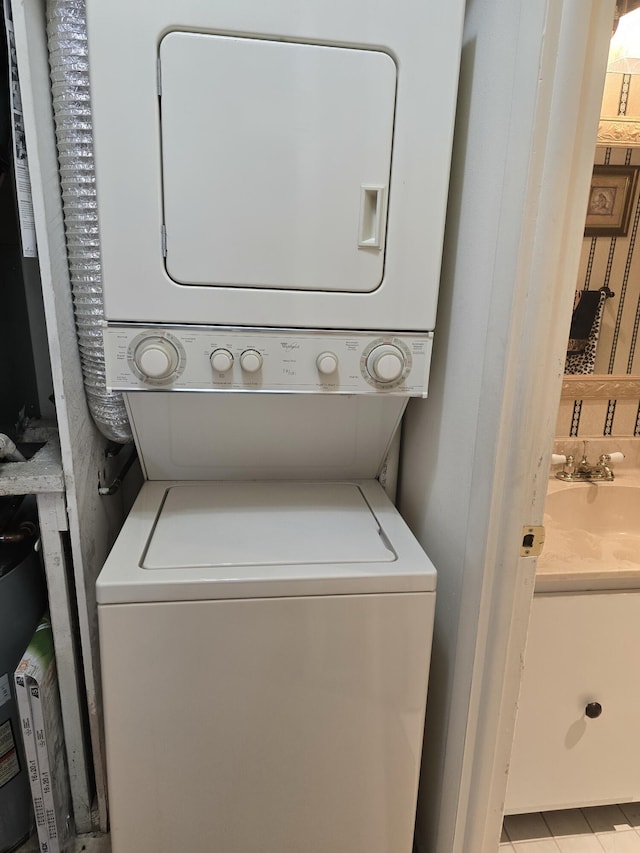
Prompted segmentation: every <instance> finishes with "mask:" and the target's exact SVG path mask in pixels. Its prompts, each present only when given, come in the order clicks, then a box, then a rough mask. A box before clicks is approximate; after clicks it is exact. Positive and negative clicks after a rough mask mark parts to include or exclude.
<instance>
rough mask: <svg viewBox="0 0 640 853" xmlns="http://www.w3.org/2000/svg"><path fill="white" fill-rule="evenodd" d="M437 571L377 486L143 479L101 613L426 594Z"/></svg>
mask: <svg viewBox="0 0 640 853" xmlns="http://www.w3.org/2000/svg"><path fill="white" fill-rule="evenodd" d="M435 587H436V572H435V569H434V567H433V565H432V564H431V561H430V560H429V558H428V557H427V555H426V554H425V553H424V551H423V550H422V548H421V547H420V545H419V544H418V542H417V541H416V539H415V537H414V536H413V534H412V533H411V531H410V530H409V528H408V527H407V525H406V524H405V523H404V521H403V520H402V518H401V516H400V514H399V512H398V511H397V509H396V508H395V507H394V506H393V504H392V503H391V501H390V500H389V498H388V497H387V495H386V494H385V492H384V490H383V489H382V487H381V486H380V484H379V483H378V482H377V481H376V480H358V481H355V482H354V481H352V482H340V483H329V482H324V483H323V482H319V483H300V482H282V481H276V482H274V481H271V482H264V481H263V482H220V481H218V482H214V483H211V482H209V483H204V482H193V481H190V482H167V481H164V482H163V481H156V482H147V483H145V484H144V485H143V487H142V489H141V490H140V494H139V495H138V498H137V500H136V502H135V504H134V506H133V509H132V510H131V512H130V513H129V516H128V518H127V519H126V521H125V523H124V526H123V528H122V530H121V531H120V535H119V536H118V539H117V540H116V543H115V545H114V546H113V548H112V550H111V553H110V554H109V557H108V558H107V561H106V563H105V565H104V568H103V569H102V572H101V573H100V577H99V578H98V582H97V589H96V594H97V600H98V602H99V603H100V604H127V603H133V602H139V603H143V602H156V601H196V600H215V599H236V598H267V597H269V598H272V597H289V596H307V595H362V594H371V593H378V594H380V593H384V594H387V593H406V592H432V591H433V590H435Z"/></svg>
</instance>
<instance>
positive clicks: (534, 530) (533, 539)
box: [520, 524, 544, 557]
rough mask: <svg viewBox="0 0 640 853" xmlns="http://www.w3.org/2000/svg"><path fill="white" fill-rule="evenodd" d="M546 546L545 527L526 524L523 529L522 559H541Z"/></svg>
mask: <svg viewBox="0 0 640 853" xmlns="http://www.w3.org/2000/svg"><path fill="white" fill-rule="evenodd" d="M543 545H544V527H543V526H542V525H537V526H535V525H533V524H525V526H524V527H523V528H522V545H521V547H520V556H521V557H539V556H540V554H541V553H542V547H543Z"/></svg>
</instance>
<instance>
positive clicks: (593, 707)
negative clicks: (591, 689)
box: [584, 702, 602, 720]
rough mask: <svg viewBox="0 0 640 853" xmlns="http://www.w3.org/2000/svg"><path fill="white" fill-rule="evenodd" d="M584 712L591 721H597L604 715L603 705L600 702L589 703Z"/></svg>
mask: <svg viewBox="0 0 640 853" xmlns="http://www.w3.org/2000/svg"><path fill="white" fill-rule="evenodd" d="M584 712H585V714H586V715H587V717H589V718H590V719H591V720H595V719H597V717H599V716H600V714H601V713H602V705H601V704H600V703H599V702H589V703H588V704H587V706H586V707H585V709H584Z"/></svg>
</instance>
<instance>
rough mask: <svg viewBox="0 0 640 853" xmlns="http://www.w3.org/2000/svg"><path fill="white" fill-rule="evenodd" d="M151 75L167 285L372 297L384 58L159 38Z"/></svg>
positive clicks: (388, 130) (390, 75)
mask: <svg viewBox="0 0 640 853" xmlns="http://www.w3.org/2000/svg"><path fill="white" fill-rule="evenodd" d="M160 68H161V80H162V90H161V91H162V98H161V135H162V183H163V204H164V220H165V232H166V270H167V273H168V275H169V276H170V278H171V279H173V281H175V282H176V283H178V284H184V285H204V286H214V287H215V286H223V287H237V288H242V287H250V288H275V289H280V290H304V291H342V292H370V291H373V290H375V289H376V288H377V287H378V286H379V285H380V283H381V281H382V276H383V268H384V237H385V229H386V199H387V190H388V185H389V175H390V169H391V151H392V142H393V119H394V107H395V92H396V65H395V63H394V61H393V59H392V58H391V57H390V56H389V55H388V54H386V53H382V52H380V51H375V50H355V49H348V48H341V47H329V46H322V45H312V44H292V43H287V42H282V41H269V40H265V39H258V38H233V37H227V36H219V35H208V34H202V33H189V32H171V33H169V34H168V35H166V36H165V37H164V38H163V39H162V41H161V44H160Z"/></svg>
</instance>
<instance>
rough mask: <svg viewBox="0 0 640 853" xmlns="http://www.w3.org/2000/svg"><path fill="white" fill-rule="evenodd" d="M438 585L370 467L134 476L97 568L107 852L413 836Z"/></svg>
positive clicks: (392, 844)
mask: <svg viewBox="0 0 640 853" xmlns="http://www.w3.org/2000/svg"><path fill="white" fill-rule="evenodd" d="M435 582H436V574H435V570H434V568H433V566H432V565H431V563H430V561H429V559H428V558H427V557H426V555H425V554H424V552H423V551H422V549H421V548H420V546H419V545H418V543H417V542H416V540H415V539H414V537H413V536H412V534H411V533H410V531H409V530H408V528H407V526H406V525H405V523H404V522H403V521H402V519H401V517H400V515H399V514H398V512H397V511H396V509H395V508H394V507H393V505H392V503H391V502H390V501H389V499H388V498H387V496H386V495H385V493H384V491H383V490H382V488H381V487H380V485H379V483H378V482H376V481H373V480H365V481H352V482H340V483H327V482H325V483H322V482H315V483H308V482H282V481H280V482H215V483H212V482H175V481H172V482H147V483H145V485H144V486H143V488H142V491H141V493H140V495H139V497H138V499H137V501H136V504H135V506H134V508H133V510H132V512H131V513H130V515H129V517H128V519H127V521H126V522H125V525H124V527H123V529H122V532H121V534H120V536H119V538H118V540H117V542H116V544H115V546H114V548H113V550H112V552H111V555H110V556H109V558H108V560H107V563H106V565H105V567H104V569H103V571H102V573H101V575H100V577H99V579H98V584H97V597H98V613H99V624H100V635H101V655H102V679H103V687H104V711H105V728H106V743H107V761H108V771H109V799H110V809H111V839H112V849H113V851H114V853H140V851H150V850H153V851H154V853H175V851H178V850H190V851H193V853H200V852H201V853H210V851H212V850H216V851H218V850H219V851H224V853H258V851H260V853H283V851H302V850H305V851H309V853H335V851H341V853H362V851H365V850H366V851H367V853H392V851H393V853H410V851H411V848H412V839H413V825H414V814H415V803H416V795H417V783H418V772H419V766H420V754H421V744H422V732H423V724H424V710H425V699H426V691H427V676H428V669H429V658H430V647H431V635H432V628H433V611H434V604H435Z"/></svg>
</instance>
